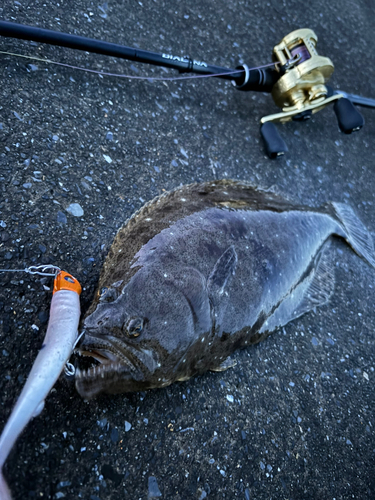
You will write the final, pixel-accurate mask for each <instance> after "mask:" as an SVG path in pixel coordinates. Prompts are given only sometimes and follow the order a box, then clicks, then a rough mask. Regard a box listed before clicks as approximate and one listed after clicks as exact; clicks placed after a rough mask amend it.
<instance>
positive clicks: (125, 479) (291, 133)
mask: <svg viewBox="0 0 375 500" xmlns="http://www.w3.org/2000/svg"><path fill="white" fill-rule="evenodd" d="M0 18H1V19H6V20H9V21H16V22H20V23H24V24H30V25H34V26H39V27H44V28H50V29H54V30H61V31H64V32H69V33H75V34H80V35H83V36H89V37H92V38H98V39H103V40H108V41H114V42H117V43H122V44H125V45H128V46H134V47H139V48H142V49H146V50H153V51H156V52H167V53H172V54H176V55H186V54H189V55H191V56H192V57H194V58H198V59H201V60H204V61H206V62H208V63H211V64H216V65H222V66H229V67H235V66H236V65H237V64H239V63H243V62H246V63H247V64H248V65H259V64H264V63H267V62H270V59H271V51H272V47H273V46H274V45H275V44H276V43H278V42H279V41H280V39H281V38H282V37H283V36H285V35H286V34H287V33H289V32H291V31H293V30H295V29H298V28H303V27H310V28H312V29H313V30H315V31H316V33H317V35H318V37H319V42H318V51H319V53H320V54H321V55H326V56H329V57H330V58H331V59H332V61H333V62H334V64H335V73H334V75H333V77H332V79H331V84H332V86H334V87H335V88H341V89H343V90H346V91H347V92H351V93H355V94H360V95H363V96H367V97H375V84H374V82H375V66H374V65H371V64H370V62H371V61H370V59H369V57H370V55H371V54H372V53H373V51H374V38H373V33H374V6H373V5H372V3H371V2H369V1H366V0H358V1H356V2H353V1H349V0H343V1H340V2H339V1H338V0H332V1H331V2H328V3H327V2H323V1H322V0H316V1H314V2H301V1H300V2H297V1H295V0H292V1H289V2H280V1H276V0H270V1H269V2H264V1H252V2H244V1H242V0H230V1H228V0H216V1H215V2H212V1H209V0H200V1H199V2H193V1H191V2H189V1H188V0H181V1H178V2H163V1H161V0H154V1H152V0H143V1H142V2H141V1H139V2H135V1H132V2H130V1H129V0H124V1H122V2H120V1H112V0H109V1H108V2H105V3H96V2H91V1H90V2H88V1H85V0H75V1H74V2H68V1H66V0H65V1H62V0H60V1H59V2H55V3H52V2H41V1H39V0H35V1H33V2H29V1H26V0H20V1H11V0H3V1H2V2H1V5H0ZM0 50H1V51H7V52H14V53H18V54H24V55H29V56H34V57H39V58H48V59H51V60H54V61H59V62H63V63H66V64H70V65H73V66H83V67H86V68H92V69H97V70H104V71H111V72H116V73H126V74H131V75H136V76H142V75H145V76H155V77H156V76H168V77H171V76H175V75H177V74H176V72H173V71H172V70H168V71H167V70H163V69H161V68H153V67H150V66H147V65H142V64H136V63H131V62H126V61H120V60H115V59H113V58H109V57H105V56H99V55H93V54H86V53H84V52H79V51H74V50H70V49H63V48H59V47H52V46H47V45H42V44H36V43H32V42H25V41H21V40H13V39H9V38H1V37H0ZM0 74H1V86H0V97H1V98H0V190H1V197H0V262H1V267H2V268H9V267H11V268H24V267H26V266H28V265H31V264H37V263H51V264H55V265H58V266H60V267H62V268H63V269H65V270H66V271H68V272H71V273H72V274H74V275H75V276H76V277H77V278H78V279H79V281H80V282H81V284H82V285H83V288H84V290H83V294H82V308H83V310H85V309H86V308H87V307H88V305H89V303H90V300H91V298H92V295H93V293H94V288H95V285H96V282H97V279H98V275H99V272H100V268H101V265H102V263H103V259H104V257H105V255H106V252H107V250H108V248H109V246H110V244H111V241H112V239H113V236H114V234H115V233H116V231H117V229H118V228H119V227H120V226H121V224H122V223H123V222H124V221H125V220H126V219H127V218H128V217H129V216H130V215H131V214H132V213H133V212H134V211H135V210H136V209H138V208H139V207H140V206H141V205H142V204H143V203H144V202H145V201H147V200H150V199H151V198H153V197H154V196H155V195H157V194H159V193H161V192H162V191H163V190H168V189H171V188H174V187H176V186H178V185H180V184H185V183H190V182H193V181H204V180H210V179H215V178H225V177H228V178H234V179H245V180H248V181H252V182H253V183H254V184H256V185H259V186H262V187H269V186H272V185H276V186H277V187H278V189H279V191H280V192H281V193H284V194H285V195H287V196H288V197H290V198H292V199H294V200H295V201H296V202H298V203H303V204H308V205H311V206H319V205H320V204H322V203H324V202H326V201H328V200H336V201H346V202H348V203H349V204H350V205H351V206H352V207H353V208H354V209H355V210H356V212H357V213H358V215H359V216H360V218H361V219H362V220H363V222H364V223H365V225H366V226H367V227H368V228H369V230H370V231H371V232H372V234H373V235H374V236H375V195H374V193H375V170H374V158H375V141H374V131H375V110H371V109H364V108H362V109H361V112H362V114H363V115H364V117H365V120H366V125H365V127H364V128H363V130H361V131H360V132H359V133H356V134H354V135H351V136H345V135H343V134H341V133H340V132H339V130H338V126H337V122H336V119H335V116H334V114H333V111H332V109H331V108H329V109H327V110H324V111H323V112H321V113H319V114H317V115H315V116H314V117H313V118H312V119H311V120H310V121H308V122H306V123H290V124H287V125H285V126H283V127H281V131H282V135H283V138H284V139H285V141H286V142H287V144H288V146H289V153H288V154H287V156H285V158H284V159H281V160H279V161H271V160H269V159H268V158H267V157H266V156H265V153H264V150H263V145H262V143H261V140H260V136H259V125H258V122H259V119H260V118H261V117H262V116H263V115H265V114H269V113H272V112H273V111H275V110H276V108H275V106H274V104H273V102H272V99H271V98H270V96H268V95H265V94H255V93H242V92H237V91H236V90H235V89H233V88H232V86H231V84H230V83H228V82H224V81H219V80H215V79H199V80H188V81H184V82H153V83H152V82H150V81H148V80H141V81H137V80H129V79H120V78H110V77H99V76H98V75H95V74H90V73H86V72H82V71H78V70H74V69H68V68H64V67H60V66H55V65H52V64H48V63H47V64H46V63H42V62H40V61H35V60H31V59H29V60H28V59H21V58H18V57H13V56H9V55H2V54H0ZM334 247H335V251H334V255H333V258H334V259H335V268H336V279H337V285H336V292H335V295H334V296H333V298H332V300H331V302H330V303H329V305H327V306H325V307H322V308H320V309H317V310H316V311H314V312H312V313H309V314H307V315H305V316H303V317H302V318H300V319H298V320H296V321H294V322H293V323H291V324H289V325H287V326H286V327H285V328H283V329H282V330H281V331H278V332H277V333H275V334H273V335H272V336H270V337H269V338H268V339H267V340H266V341H264V342H263V343H261V344H260V345H258V346H256V347H252V348H250V349H248V350H244V351H241V352H238V353H236V355H235V357H236V359H237V361H238V364H237V365H236V366H235V367H234V368H232V369H230V370H228V371H227V372H224V373H219V374H218V373H207V374H206V375H204V376H202V377H198V378H195V379H191V380H189V381H187V382H184V383H180V384H175V385H173V386H170V387H168V388H165V389H163V390H155V391H150V392H147V393H137V394H131V395H128V396H116V397H100V398H98V399H97V400H94V401H91V402H90V403H86V402H84V401H83V400H81V399H80V397H79V396H78V394H77V393H76V392H75V389H74V385H73V383H72V382H71V381H70V380H67V379H64V378H63V377H62V378H61V379H60V380H59V381H58V383H57V384H56V385H55V388H54V389H53V390H52V392H51V394H50V395H49V397H48V398H47V401H46V406H45V409H44V410H43V412H42V414H41V415H40V416H39V417H37V418H36V419H35V420H33V421H32V422H31V423H30V424H29V425H28V427H27V428H26V430H25V432H24V433H23V434H22V436H21V438H20V439H19V440H18V442H17V444H16V445H15V447H14V449H13V451H12V453H11V455H10V457H9V459H8V461H7V463H6V467H5V475H6V477H7V479H8V480H9V484H10V487H11V489H12V492H13V495H14V499H15V500H17V499H27V498H46V499H47V498H48V499H58V498H60V499H61V498H71V499H78V498H82V499H90V500H97V499H100V500H106V499H118V498H131V499H142V500H143V499H151V498H164V499H170V498H173V499H176V500H178V499H190V498H192V499H199V500H203V499H205V498H207V499H221V498H226V499H234V498H239V499H245V500H250V499H251V500H252V499H257V500H260V499H271V498H272V499H299V500H300V499H316V498H324V499H332V500H333V499H344V498H355V499H367V498H369V499H370V498H374V497H375V480H374V473H373V472H374V466H375V460H374V452H375V438H374V426H375V415H374V389H373V387H374V386H373V381H374V377H375V372H374V368H375V346H374V339H373V335H374V330H375V317H374V310H373V303H374V286H375V272H374V271H373V270H371V269H370V268H369V266H367V264H366V263H365V262H363V261H362V260H361V259H360V258H358V257H357V256H356V255H355V254H354V253H353V252H351V251H350V250H349V249H348V248H347V246H346V245H345V244H344V243H342V242H340V241H337V242H336V244H335V245H334ZM0 282H1V287H0V363H1V365H0V366H1V369H0V394H1V400H0V428H2V427H3V424H4V423H5V421H6V420H7V418H8V416H9V413H10V410H11V408H12V407H13V405H14V403H15V401H16V399H17V397H18V395H19V393H20V391H21V388H22V386H23V384H24V382H25V380H26V378H27V375H28V373H29V371H30V369H31V366H32V363H33V361H34V359H35V357H36V355H37V353H38V351H39V349H40V347H41V343H42V339H43V337H44V334H45V330H46V325H47V321H48V308H49V303H50V299H51V280H50V279H49V278H41V277H35V276H30V275H27V274H16V273H14V274H5V273H1V274H0Z"/></svg>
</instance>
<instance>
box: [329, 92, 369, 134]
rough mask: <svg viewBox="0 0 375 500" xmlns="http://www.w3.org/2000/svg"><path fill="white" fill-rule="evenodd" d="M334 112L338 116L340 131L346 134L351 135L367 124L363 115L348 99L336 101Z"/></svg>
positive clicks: (343, 98)
mask: <svg viewBox="0 0 375 500" xmlns="http://www.w3.org/2000/svg"><path fill="white" fill-rule="evenodd" d="M333 110H334V112H335V114H336V117H337V122H338V124H339V127H340V130H341V132H344V134H351V133H352V132H355V131H356V130H360V129H361V128H362V127H363V125H364V124H365V120H364V118H363V116H362V115H361V113H360V112H359V111H358V110H357V108H356V107H355V106H354V104H353V103H352V102H351V101H350V100H349V99H347V98H346V97H342V98H341V99H339V100H338V101H336V102H335V104H334V106H333Z"/></svg>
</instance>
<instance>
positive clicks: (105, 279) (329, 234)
mask: <svg viewBox="0 0 375 500" xmlns="http://www.w3.org/2000/svg"><path fill="white" fill-rule="evenodd" d="M333 236H338V237H341V238H344V239H345V240H346V241H347V243H348V244H349V245H350V246H351V247H352V249H353V250H354V251H355V252H356V253H357V254H359V255H360V256H361V257H362V258H364V259H365V260H366V261H367V262H368V263H369V264H370V265H371V266H372V267H375V257H374V246H373V241H372V239H371V236H370V234H369V232H368V231H367V229H366V228H365V226H364V225H363V224H362V223H361V221H360V220H359V219H358V218H357V216H356V215H355V213H354V212H353V210H352V209H351V208H350V207H349V206H348V205H347V204H344V203H334V202H333V203H328V204H327V205H325V206H324V207H321V208H319V209H314V208H310V207H306V206H298V205H296V204H294V203H292V202H290V201H288V200H286V199H283V198H282V197H280V196H279V195H277V194H275V193H273V192H271V191H267V190H262V189H258V188H255V187H253V186H251V185H249V184H247V183H245V182H236V181H230V180H222V181H214V182H206V183H202V184H191V185H187V186H182V187H179V188H177V189H175V190H173V191H171V192H168V193H165V194H163V195H161V196H159V197H157V198H155V199H154V200H152V201H151V202H149V203H147V204H146V205H144V206H143V207H142V208H141V209H140V210H139V211H138V212H137V213H135V214H134V215H133V216H132V217H131V218H130V219H129V220H128V221H127V222H126V223H125V224H124V225H123V227H121V228H120V230H119V231H118V233H117V235H116V237H115V239H114V242H113V244H112V246H111V248H110V251H109V254H108V256H107V258H106V260H105V263H104V265H103V269H102V272H101V275H100V279H99V285H98V289H97V293H96V295H95V297H94V300H93V302H92V304H91V306H90V307H89V309H88V311H87V313H86V315H85V317H84V319H83V321H82V325H81V328H82V329H83V330H84V332H85V334H84V336H83V341H82V343H81V344H80V346H79V348H78V351H79V353H80V354H83V355H85V356H91V357H92V358H94V360H96V361H94V360H93V362H94V363H95V364H94V366H92V367H90V368H89V369H85V370H84V369H81V370H79V369H78V370H77V373H76V379H75V384H76V388H77V390H78V392H79V393H80V395H81V396H82V397H84V398H86V399H90V398H92V397H94V396H96V395H98V394H100V393H118V392H130V391H137V390H144V389H150V388H156V387H163V386H166V385H169V384H171V383H173V382H175V381H182V380H186V379H188V378H189V377H191V376H193V375H197V374H201V373H203V372H205V371H206V370H224V369H226V368H228V367H230V366H232V365H233V361H232V360H231V357H230V355H231V354H232V353H233V351H234V350H236V349H237V348H242V347H245V346H248V345H250V344H255V343H257V342H259V341H260V340H262V339H264V338H265V337H266V336H267V335H269V334H270V333H271V332H273V331H274V330H276V329H277V328H280V327H282V326H284V325H285V324H287V323H288V322H289V321H291V320H293V319H295V318H297V317H299V316H301V315H302V314H304V313H306V312H308V311H310V310H311V309H313V308H315V307H317V306H320V305H322V304H325V303H326V302H327V301H328V300H329V298H330V296H331V294H332V293H333V291H334V272H333V266H332V264H331V262H330V259H329V252H327V248H328V246H329V245H330V242H331V241H332V240H333Z"/></svg>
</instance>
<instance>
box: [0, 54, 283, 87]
mask: <svg viewBox="0 0 375 500" xmlns="http://www.w3.org/2000/svg"><path fill="white" fill-rule="evenodd" d="M0 54H4V55H8V56H14V57H23V58H24V59H32V60H34V61H39V62H42V63H49V64H55V65H57V66H63V67H65V68H70V69H76V70H79V71H85V72H86V73H95V74H97V75H101V76H112V77H116V78H129V79H131V80H148V81H151V82H152V81H153V80H155V81H160V82H173V81H178V80H192V79H196V78H210V77H213V76H214V77H217V76H224V75H233V74H238V73H243V72H244V71H245V70H243V69H236V70H233V71H225V72H224V73H211V74H209V75H189V76H174V77H153V76H135V75H124V74H121V73H109V72H105V71H98V70H95V69H89V68H82V67H81V66H73V65H71V64H66V63H61V62H57V61H52V60H50V59H41V58H39V57H34V56H25V55H23V54H15V53H13V52H5V51H2V50H1V51H0ZM278 64H280V63H268V64H263V65H262V66H254V67H253V68H248V70H249V71H251V70H256V69H263V68H269V67H271V66H273V67H275V66H277V65H278Z"/></svg>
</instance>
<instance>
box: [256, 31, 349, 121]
mask: <svg viewBox="0 0 375 500" xmlns="http://www.w3.org/2000/svg"><path fill="white" fill-rule="evenodd" d="M317 41H318V37H317V36H316V34H315V33H314V31H312V30H310V29H300V30H296V31H293V32H292V33H289V35H287V36H285V37H284V38H283V39H282V40H281V42H280V43H279V44H278V45H276V46H275V47H274V49H273V60H274V61H275V62H276V63H279V64H278V67H279V68H281V69H280V71H282V72H283V73H284V74H283V75H282V76H281V77H280V78H279V80H278V81H277V82H276V83H275V85H274V86H273V89H272V97H273V100H274V101H275V103H276V105H277V106H278V107H280V108H282V112H281V113H276V114H274V115H269V116H265V117H263V118H262V119H261V123H266V122H268V121H271V122H286V121H289V120H291V119H292V118H293V116H295V115H299V114H300V113H303V112H304V111H311V112H312V113H315V112H317V111H319V110H320V109H322V108H323V107H325V106H326V105H327V104H329V103H330V102H332V101H335V100H337V99H340V98H341V97H343V96H342V95H341V94H335V95H334V96H331V97H328V98H327V92H328V91H327V87H326V86H325V83H326V82H327V81H328V80H329V78H330V76H331V75H332V73H333V71H334V66H333V63H332V61H331V60H330V59H329V58H328V57H323V56H320V55H319V54H318V52H317V50H316V44H317Z"/></svg>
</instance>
